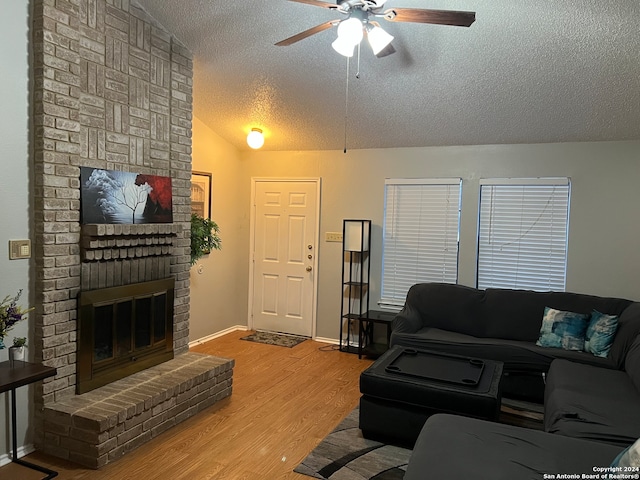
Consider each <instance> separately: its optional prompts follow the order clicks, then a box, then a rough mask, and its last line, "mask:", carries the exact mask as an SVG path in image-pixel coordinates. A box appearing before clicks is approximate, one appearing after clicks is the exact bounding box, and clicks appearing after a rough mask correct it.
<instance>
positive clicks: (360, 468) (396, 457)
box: [293, 407, 411, 480]
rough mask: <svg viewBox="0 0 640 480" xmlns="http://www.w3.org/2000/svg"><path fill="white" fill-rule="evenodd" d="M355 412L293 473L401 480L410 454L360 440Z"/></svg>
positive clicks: (343, 479)
mask: <svg viewBox="0 0 640 480" xmlns="http://www.w3.org/2000/svg"><path fill="white" fill-rule="evenodd" d="M358 415H359V408H357V407H356V408H355V409H354V410H353V411H352V412H351V413H350V414H349V415H347V417H346V418H345V419H344V420H343V421H342V422H340V424H339V425H338V426H337V427H336V428H335V430H334V431H333V432H331V433H330V434H329V435H328V436H327V437H326V438H325V439H324V440H322V442H320V444H319V445H318V446H317V447H316V448H314V449H313V451H312V452H311V453H310V454H309V455H308V456H307V458H305V459H304V460H303V461H302V463H301V464H300V465H298V466H297V467H296V468H295V469H294V470H293V471H294V472H297V473H301V474H303V475H307V476H309V477H313V478H320V479H325V480H328V479H330V480H401V479H402V478H404V474H405V471H406V469H407V463H409V456H410V455H411V450H407V449H405V448H400V447H394V446H392V445H385V444H383V443H380V442H375V441H373V440H367V439H366V438H363V437H362V432H361V431H360V429H359V428H358Z"/></svg>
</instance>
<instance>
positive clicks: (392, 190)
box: [380, 178, 462, 307]
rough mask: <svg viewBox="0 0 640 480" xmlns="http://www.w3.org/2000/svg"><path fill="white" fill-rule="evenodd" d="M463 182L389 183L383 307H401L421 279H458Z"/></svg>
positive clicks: (416, 181)
mask: <svg viewBox="0 0 640 480" xmlns="http://www.w3.org/2000/svg"><path fill="white" fill-rule="evenodd" d="M461 190H462V181H461V180H460V179H459V178H454V179H404V180H394V179H387V180H386V181H385V206H384V227H383V233H382V235H383V239H382V243H383V245H382V293H381V297H382V298H381V300H380V304H381V305H388V306H399V307H402V306H403V305H404V302H405V300H406V297H407V292H408V291H409V288H410V287H411V286H412V285H414V284H416V283H420V282H446V283H456V281H457V278H458V231H459V227H460V194H461Z"/></svg>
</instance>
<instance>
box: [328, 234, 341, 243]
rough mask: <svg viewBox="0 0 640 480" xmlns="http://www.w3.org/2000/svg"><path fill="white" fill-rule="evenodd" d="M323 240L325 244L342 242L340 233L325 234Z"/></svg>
mask: <svg viewBox="0 0 640 480" xmlns="http://www.w3.org/2000/svg"><path fill="white" fill-rule="evenodd" d="M324 239H325V241H327V242H342V233H341V232H325V234H324Z"/></svg>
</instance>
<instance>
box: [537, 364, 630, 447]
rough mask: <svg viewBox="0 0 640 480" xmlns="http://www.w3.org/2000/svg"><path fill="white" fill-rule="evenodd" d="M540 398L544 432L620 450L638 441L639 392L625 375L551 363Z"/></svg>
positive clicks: (616, 371) (580, 365) (595, 368)
mask: <svg viewBox="0 0 640 480" xmlns="http://www.w3.org/2000/svg"><path fill="white" fill-rule="evenodd" d="M544 397H545V398H544V428H545V430H546V431H547V432H550V433H557V434H561V435H567V436H570V437H576V438H583V439H586V440H593V441H598V442H607V443H611V444H614V445H620V446H622V447H626V446H627V445H629V444H630V443H633V442H634V441H635V440H636V439H637V438H638V437H640V392H639V391H638V390H637V389H636V387H635V385H634V384H633V382H632V381H631V378H629V375H627V373H626V372H623V371H621V370H612V369H605V368H599V367H595V366H591V365H584V364H579V363H575V362H570V361H567V360H562V359H559V360H555V361H554V362H553V363H552V364H551V368H550V369H549V373H548V374H547V385H546V388H545V393H544Z"/></svg>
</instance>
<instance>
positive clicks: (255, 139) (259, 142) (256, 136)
mask: <svg viewBox="0 0 640 480" xmlns="http://www.w3.org/2000/svg"><path fill="white" fill-rule="evenodd" d="M247 145H249V146H250V147H251V148H253V149H254V150H257V149H259V148H261V147H262V146H263V145H264V135H263V134H262V130H260V129H259V128H252V129H251V131H250V132H249V135H247Z"/></svg>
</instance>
